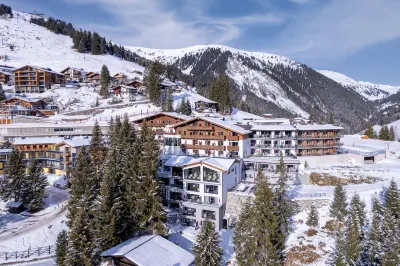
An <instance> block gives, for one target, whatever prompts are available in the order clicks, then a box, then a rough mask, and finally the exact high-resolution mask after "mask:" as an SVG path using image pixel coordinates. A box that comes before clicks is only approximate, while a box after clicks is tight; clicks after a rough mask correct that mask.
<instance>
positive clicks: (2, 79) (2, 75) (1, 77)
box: [0, 71, 13, 84]
mask: <svg viewBox="0 0 400 266" xmlns="http://www.w3.org/2000/svg"><path fill="white" fill-rule="evenodd" d="M12 78H13V74H12V73H9V72H5V71H0V83H3V84H8V83H9V82H11V81H12Z"/></svg>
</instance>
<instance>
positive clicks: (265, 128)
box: [250, 124, 296, 156]
mask: <svg viewBox="0 0 400 266" xmlns="http://www.w3.org/2000/svg"><path fill="white" fill-rule="evenodd" d="M250 130H251V131H252V134H251V135H250V142H251V154H252V155H256V156H280V155H281V154H282V155H283V156H295V155H296V128H295V127H293V126H292V125H290V124H279V125H271V124H267V125H265V124H255V125H253V126H252V128H251V129H250Z"/></svg>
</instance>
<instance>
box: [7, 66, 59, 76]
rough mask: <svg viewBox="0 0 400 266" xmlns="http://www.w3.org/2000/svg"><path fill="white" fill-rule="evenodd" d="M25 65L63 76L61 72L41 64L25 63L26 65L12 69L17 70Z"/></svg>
mask: <svg viewBox="0 0 400 266" xmlns="http://www.w3.org/2000/svg"><path fill="white" fill-rule="evenodd" d="M27 66H28V67H31V68H34V69H38V70H42V71H46V72H49V73H53V74H57V75H62V76H64V74H63V73H60V72H57V71H54V70H52V69H51V68H46V67H41V66H34V65H26V66H23V67H20V68H17V69H15V70H14V71H17V70H19V69H21V68H24V67H27Z"/></svg>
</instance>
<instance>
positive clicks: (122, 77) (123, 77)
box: [114, 73, 128, 80]
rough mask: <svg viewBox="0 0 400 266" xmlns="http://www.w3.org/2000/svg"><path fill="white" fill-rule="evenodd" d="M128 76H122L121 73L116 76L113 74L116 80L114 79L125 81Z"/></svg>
mask: <svg viewBox="0 0 400 266" xmlns="http://www.w3.org/2000/svg"><path fill="white" fill-rule="evenodd" d="M127 77H128V76H127V75H125V74H123V73H117V74H115V75H114V78H116V79H120V80H121V79H126V78H127Z"/></svg>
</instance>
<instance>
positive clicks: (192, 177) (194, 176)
mask: <svg viewBox="0 0 400 266" xmlns="http://www.w3.org/2000/svg"><path fill="white" fill-rule="evenodd" d="M185 179H188V180H196V181H200V179H201V178H200V172H194V173H191V174H188V175H185Z"/></svg>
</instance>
